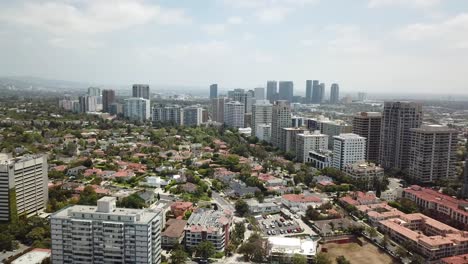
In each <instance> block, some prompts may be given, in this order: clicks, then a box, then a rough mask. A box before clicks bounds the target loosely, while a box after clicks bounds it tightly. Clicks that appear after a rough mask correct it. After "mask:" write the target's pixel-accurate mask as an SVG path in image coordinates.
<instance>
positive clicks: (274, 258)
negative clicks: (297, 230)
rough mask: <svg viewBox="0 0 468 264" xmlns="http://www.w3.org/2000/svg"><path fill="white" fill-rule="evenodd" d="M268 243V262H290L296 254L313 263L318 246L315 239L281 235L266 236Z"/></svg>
mask: <svg viewBox="0 0 468 264" xmlns="http://www.w3.org/2000/svg"><path fill="white" fill-rule="evenodd" d="M268 245H269V248H268V258H269V263H292V258H293V257H294V255H296V254H297V255H301V256H303V257H305V258H306V259H307V263H314V260H315V255H316V254H317V248H318V243H317V241H315V240H312V239H302V238H292V237H282V236H274V237H268Z"/></svg>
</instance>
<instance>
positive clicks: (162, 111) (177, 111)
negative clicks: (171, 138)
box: [152, 105, 182, 125]
mask: <svg viewBox="0 0 468 264" xmlns="http://www.w3.org/2000/svg"><path fill="white" fill-rule="evenodd" d="M152 119H153V123H161V124H172V125H181V124H182V108H181V107H180V106H179V105H165V106H158V105H155V106H153V118H152Z"/></svg>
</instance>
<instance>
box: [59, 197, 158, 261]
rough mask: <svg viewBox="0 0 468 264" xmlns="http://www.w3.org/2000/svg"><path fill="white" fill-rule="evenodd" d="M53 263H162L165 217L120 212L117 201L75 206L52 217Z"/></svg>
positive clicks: (110, 199) (152, 212)
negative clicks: (162, 227) (163, 222)
mask: <svg viewBox="0 0 468 264" xmlns="http://www.w3.org/2000/svg"><path fill="white" fill-rule="evenodd" d="M50 222H51V237H52V262H53V263H54V264H61V263H77V264H87V263H109V262H112V263H135V264H136V263H148V264H149V263H161V226H162V213H161V212H160V211H156V210H148V209H143V210H142V209H127V208H117V207H116V198H115V197H103V198H101V199H99V200H98V202H97V206H88V205H86V206H85V205H74V206H71V207H66V208H64V209H62V210H60V211H58V212H56V213H54V214H53V215H52V216H51V221H50Z"/></svg>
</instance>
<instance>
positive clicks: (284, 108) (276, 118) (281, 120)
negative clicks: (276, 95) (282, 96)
mask: <svg viewBox="0 0 468 264" xmlns="http://www.w3.org/2000/svg"><path fill="white" fill-rule="evenodd" d="M290 126H291V108H290V106H289V104H288V101H284V100H278V101H276V102H275V104H274V105H273V109H272V118H271V143H272V144H273V146H276V147H279V146H280V141H281V133H282V129H283V128H285V127H290Z"/></svg>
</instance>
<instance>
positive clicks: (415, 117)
mask: <svg viewBox="0 0 468 264" xmlns="http://www.w3.org/2000/svg"><path fill="white" fill-rule="evenodd" d="M422 117H423V113H422V105H421V104H418V103H413V102H385V104H384V110H383V114H382V132H381V137H380V155H379V157H380V165H381V166H382V167H384V168H386V169H391V168H397V169H400V170H405V169H407V168H408V165H409V146H410V140H411V138H410V136H411V134H410V129H411V128H418V127H420V126H421V124H422Z"/></svg>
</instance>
